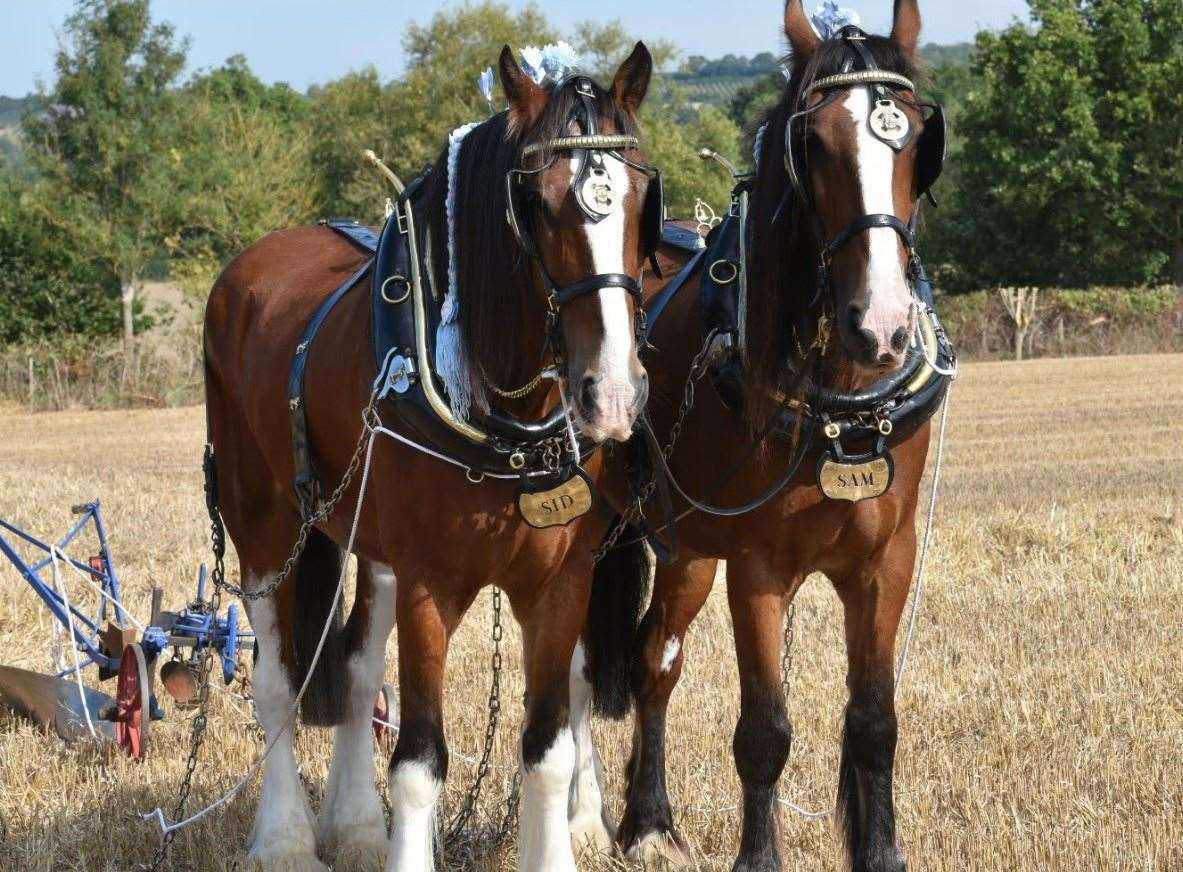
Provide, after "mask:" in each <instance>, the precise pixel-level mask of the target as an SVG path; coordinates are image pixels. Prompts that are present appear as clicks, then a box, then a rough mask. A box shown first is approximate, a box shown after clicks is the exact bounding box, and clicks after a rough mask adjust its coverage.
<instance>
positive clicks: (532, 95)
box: [497, 45, 550, 130]
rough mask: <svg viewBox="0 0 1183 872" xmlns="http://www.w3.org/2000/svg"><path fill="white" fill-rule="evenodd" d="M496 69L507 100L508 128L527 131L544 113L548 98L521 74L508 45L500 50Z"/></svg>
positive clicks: (530, 80)
mask: <svg viewBox="0 0 1183 872" xmlns="http://www.w3.org/2000/svg"><path fill="white" fill-rule="evenodd" d="M497 67H498V69H499V70H500V71H501V87H502V88H504V89H505V96H506V98H507V99H508V100H509V126H510V128H512V129H514V130H528V129H529V128H531V127H533V126H534V125H535V124H536V123H537V122H538V120H539V119H540V118H541V117H542V113H543V112H545V111H546V104H547V103H548V102H550V96H549V95H548V94H547V93H546V91H544V90H543V89H542V88H540V87H539V86H538V84H537V83H536V82H535V81H534V80H533V79H531V78H530V77H529V76H527V75H526V74H525V73H524V72H522V68H521V67H520V66H518V62H517V58H515V57H514V56H513V49H511V48H510V47H509V46H508V45H507V46H505V48H503V49H501V57H500V59H499V60H498V61H497Z"/></svg>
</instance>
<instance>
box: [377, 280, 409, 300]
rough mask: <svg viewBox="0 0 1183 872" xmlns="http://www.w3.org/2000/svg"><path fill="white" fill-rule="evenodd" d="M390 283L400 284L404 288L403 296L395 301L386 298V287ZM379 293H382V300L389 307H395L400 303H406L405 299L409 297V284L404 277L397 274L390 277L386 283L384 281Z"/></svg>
mask: <svg viewBox="0 0 1183 872" xmlns="http://www.w3.org/2000/svg"><path fill="white" fill-rule="evenodd" d="M391 282H402V284H403V287H404V288H406V290H405V291H403V295H402V296H401V297H399V298H398V299H397V300H392V299H390V297H388V296H386V286H387V285H389V284H390V283H391ZM381 293H382V299H383V300H385V301H386V302H388V303H390V305H392V306H397V305H399V304H400V303H405V302H406V301H407V299H408V298H409V297H410V296H411V283H410V282H409V281H407V277H406V276H400V275H397V274H396V275H392V276H390V277H389V278H388V279H387V280H386V281H384V282H383V283H382V291H381Z"/></svg>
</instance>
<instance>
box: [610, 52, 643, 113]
mask: <svg viewBox="0 0 1183 872" xmlns="http://www.w3.org/2000/svg"><path fill="white" fill-rule="evenodd" d="M652 78H653V55H651V54H650V53H649V49H648V47H646V45H645V43H643V42H638V43H637V44H636V45H635V46H633V53H632V54H630V55H629V56H628V57H627V58H626V59H625V61H624V63H623V64H621V65H620V69H619V70H617V71H616V78H615V79H613V80H612V96H613V98H614V99H615V100H616V102H617V103H618V104H619V105H620V108H621V109H623V110H625V111H626V112H628V113H629V114H630V115H636V114H637V110H638V109H640V108H641V103H642V102H643V101H644V100H645V94H647V93H648V92H649V81H650V80H651V79H652Z"/></svg>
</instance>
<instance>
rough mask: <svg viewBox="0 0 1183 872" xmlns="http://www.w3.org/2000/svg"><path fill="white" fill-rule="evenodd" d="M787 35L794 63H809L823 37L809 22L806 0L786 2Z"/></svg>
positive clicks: (789, 0)
mask: <svg viewBox="0 0 1183 872" xmlns="http://www.w3.org/2000/svg"><path fill="white" fill-rule="evenodd" d="M785 36H786V37H788V40H789V46H790V47H791V48H792V49H793V64H794V65H802V64H806V63H808V62H809V59H810V58H811V57H813V53H814V52H815V51H817V50H818V49H819V48H820V47H821V44H822V38H821V37H820V36H818V35H817V31H816V30H814V29H813V25H812V24H810V23H809V16H808V15H806V14H805V0H788V2H787V3H786V4H785Z"/></svg>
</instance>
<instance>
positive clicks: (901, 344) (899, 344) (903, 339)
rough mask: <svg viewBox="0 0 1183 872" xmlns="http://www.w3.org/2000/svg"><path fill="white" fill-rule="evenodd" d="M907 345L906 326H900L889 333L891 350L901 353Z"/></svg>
mask: <svg viewBox="0 0 1183 872" xmlns="http://www.w3.org/2000/svg"><path fill="white" fill-rule="evenodd" d="M907 347H908V328H906V327H900V328H899V329H897V330H896V331H895V333H893V334H891V350H892V351H894V352H895V353H896V354H903V353H904V349H905V348H907Z"/></svg>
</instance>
